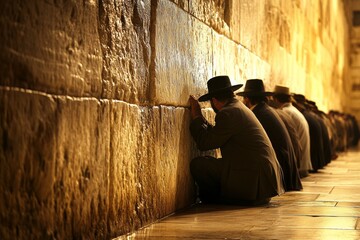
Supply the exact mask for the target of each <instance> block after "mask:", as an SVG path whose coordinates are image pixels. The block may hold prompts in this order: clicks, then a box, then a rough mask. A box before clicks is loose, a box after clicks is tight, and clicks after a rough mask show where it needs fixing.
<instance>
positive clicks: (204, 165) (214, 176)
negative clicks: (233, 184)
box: [190, 156, 223, 203]
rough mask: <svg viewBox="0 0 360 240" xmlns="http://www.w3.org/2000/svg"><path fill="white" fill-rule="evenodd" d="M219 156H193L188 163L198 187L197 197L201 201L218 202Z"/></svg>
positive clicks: (220, 162)
mask: <svg viewBox="0 0 360 240" xmlns="http://www.w3.org/2000/svg"><path fill="white" fill-rule="evenodd" d="M222 169H223V163H222V159H221V158H219V159H218V158H214V157H210V156H205V157H197V158H194V159H193V160H192V161H191V163H190V172H191V175H192V176H193V178H194V179H195V182H196V183H197V185H198V187H199V198H200V200H201V201H202V202H203V203H219V202H220V186H221V172H222Z"/></svg>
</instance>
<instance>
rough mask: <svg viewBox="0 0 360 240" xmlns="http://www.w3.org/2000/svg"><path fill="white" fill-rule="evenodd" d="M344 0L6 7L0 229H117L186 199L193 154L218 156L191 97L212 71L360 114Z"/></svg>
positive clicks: (154, 0) (16, 232) (9, 233)
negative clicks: (199, 144) (194, 115)
mask: <svg viewBox="0 0 360 240" xmlns="http://www.w3.org/2000/svg"><path fill="white" fill-rule="evenodd" d="M343 4H345V3H344V2H343V1H312V0H304V1H300V0H296V1H280V0H256V1H250V0H241V1H235V0H209V1H207V0H193V1H184V0H123V1H112V2H109V1H98V2H97V1H93V0H86V1H83V2H76V1H72V0H71V1H61V0H57V1H47V0H46V1H45V0H37V1H31V2H29V1H20V0H14V1H7V2H4V3H3V4H2V8H1V9H0V13H1V16H0V26H1V28H0V33H1V36H2V37H1V39H0V43H1V44H0V50H1V54H0V70H1V72H2V77H1V78H0V120H1V121H0V136H2V137H0V146H1V150H0V192H1V193H0V194H1V199H2V201H0V218H1V219H0V220H1V221H0V222H1V225H0V238H4V239H8V238H10V237H11V238H20V239H22V238H35V239H39V238H59V239H68V238H88V239H92V238H110V237H114V236H118V235H121V234H125V233H128V232H131V231H133V230H135V229H137V228H139V227H141V226H144V225H146V224H148V223H150V222H152V221H155V220H157V219H159V218H161V217H163V216H165V215H167V214H170V213H172V212H174V211H175V210H177V209H179V208H183V207H186V206H188V205H189V204H191V203H192V202H193V200H194V185H193V181H192V179H191V176H190V173H189V169H188V164H189V161H190V159H191V158H193V157H195V156H197V155H200V154H201V155H205V154H212V155H217V156H219V154H218V153H214V152H209V153H207V152H203V153H200V152H198V151H197V150H196V147H195V145H194V143H193V141H192V140H191V136H190V133H189V131H188V127H189V123H190V116H189V109H188V108H187V106H188V97H189V94H194V95H196V96H197V97H199V96H200V95H202V94H204V93H206V92H207V86H206V81H207V80H208V79H209V78H210V77H212V76H214V75H220V74H227V75H229V76H230V77H231V79H232V80H233V83H234V84H235V83H244V82H245V80H246V79H250V78H261V79H263V80H264V82H265V85H266V88H267V89H272V88H273V87H274V85H276V84H283V85H287V86H289V87H290V89H291V91H292V92H296V93H303V94H305V95H306V96H307V97H308V98H309V99H311V100H314V101H316V102H317V103H318V106H319V108H320V109H321V110H324V111H327V110H328V109H338V110H341V109H343V108H344V106H345V104H346V108H345V109H349V110H350V111H352V112H355V111H357V112H358V114H360V110H359V108H358V105H359V100H358V98H359V94H358V93H356V92H354V91H352V88H351V86H352V85H347V84H348V82H351V83H357V84H358V79H359V78H360V77H359V76H360V73H359V72H358V71H357V70H356V68H355V67H356V65H357V61H358V57H357V55H352V60H353V61H352V62H353V63H354V70H353V71H350V69H349V64H350V63H349V60H348V56H349V47H348V45H347V43H348V37H349V33H348V31H347V30H348V29H347V28H348V25H347V24H348V23H347V20H346V16H345V14H344V5H343ZM354 34H355V35H354V36H355V37H356V36H357V35H360V34H358V31H355V32H354ZM352 43H353V46H354V47H356V48H357V45H358V43H357V42H356V41H355V42H354V40H353V42H352ZM349 79H350V80H351V81H349ZM16 87H19V88H20V89H18V88H16ZM345 95H346V97H344V96H345ZM88 97H89V98H88ZM351 97H357V100H356V99H355V100H351V101H350V100H349V99H351ZM345 100H348V102H346V101H345ZM202 106H203V107H205V108H206V107H209V103H204V104H202ZM203 113H204V115H205V116H206V117H207V118H208V119H209V120H210V121H211V122H213V121H214V113H213V112H212V111H211V110H209V109H204V110H203ZM14 236H15V237H14Z"/></svg>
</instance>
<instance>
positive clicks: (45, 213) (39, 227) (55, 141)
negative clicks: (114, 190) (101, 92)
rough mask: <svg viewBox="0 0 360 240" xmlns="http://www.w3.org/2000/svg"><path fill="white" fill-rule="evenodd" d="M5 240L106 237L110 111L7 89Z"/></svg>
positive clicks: (3, 191) (4, 97)
mask: <svg viewBox="0 0 360 240" xmlns="http://www.w3.org/2000/svg"><path fill="white" fill-rule="evenodd" d="M0 96H1V99H0V102H1V104H0V105H1V109H0V110H1V116H4V117H2V121H1V128H0V131H1V134H2V136H4V137H3V138H2V141H3V142H2V144H1V146H2V150H1V155H0V159H1V162H0V165H1V166H0V171H1V176H0V178H1V181H0V188H1V194H2V197H1V198H2V201H1V205H0V207H1V211H0V212H1V236H2V237H4V239H6V238H8V237H9V236H11V238H17V239H25V238H37V239H44V238H59V239H66V238H67V239H69V238H80V237H81V236H83V237H85V238H104V237H105V238H106V237H107V236H108V232H107V213H108V205H109V204H108V192H109V174H108V171H109V168H110V166H109V165H110V164H109V160H110V149H109V146H110V144H109V143H110V141H109V140H110V128H109V127H110V125H109V123H110V121H109V108H106V107H103V106H101V105H100V104H99V102H98V101H97V100H94V99H72V98H63V97H61V98H53V97H51V96H50V95H45V94H37V93H34V92H31V91H26V92H24V91H17V90H14V89H11V90H10V89H5V88H2V89H1V94H0Z"/></svg>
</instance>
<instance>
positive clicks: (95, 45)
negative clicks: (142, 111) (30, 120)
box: [0, 0, 102, 97]
mask: <svg viewBox="0 0 360 240" xmlns="http://www.w3.org/2000/svg"><path fill="white" fill-rule="evenodd" d="M0 25H1V27H0V35H1V40H0V51H1V54H0V71H1V73H2V78H1V80H0V85H3V86H17V87H21V88H27V89H33V90H39V91H43V92H47V93H55V94H63V95H73V96H95V97H99V96H100V94H101V91H102V90H101V88H102V83H101V70H102V54H101V48H100V42H99V33H98V6H97V4H96V2H95V1H90V0H89V1H84V2H77V1H52V2H49V1H45V0H38V1H22V0H14V1H6V2H3V3H2V7H1V10H0Z"/></svg>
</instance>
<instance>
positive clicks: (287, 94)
mask: <svg viewBox="0 0 360 240" xmlns="http://www.w3.org/2000/svg"><path fill="white" fill-rule="evenodd" d="M273 95H274V96H279V95H283V96H291V95H292V94H291V93H280V92H273Z"/></svg>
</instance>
